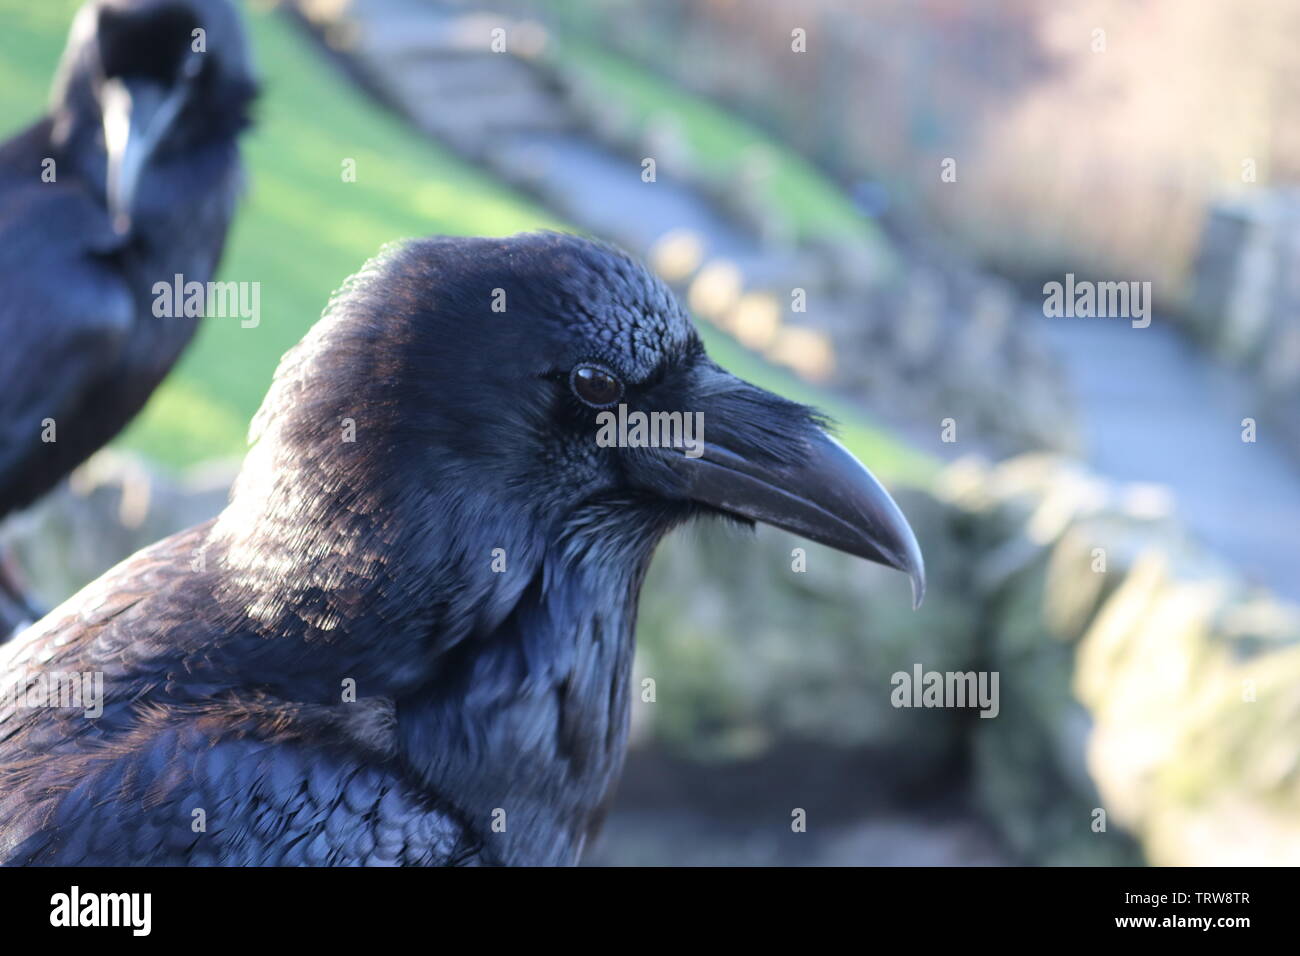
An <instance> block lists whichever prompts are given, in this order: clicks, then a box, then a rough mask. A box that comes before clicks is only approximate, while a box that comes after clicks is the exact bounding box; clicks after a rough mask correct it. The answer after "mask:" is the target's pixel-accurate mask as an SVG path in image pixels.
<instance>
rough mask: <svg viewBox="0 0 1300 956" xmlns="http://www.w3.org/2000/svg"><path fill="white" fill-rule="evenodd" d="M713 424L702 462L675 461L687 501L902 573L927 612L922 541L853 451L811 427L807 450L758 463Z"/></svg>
mask: <svg viewBox="0 0 1300 956" xmlns="http://www.w3.org/2000/svg"><path fill="white" fill-rule="evenodd" d="M735 381H736V384H737V385H741V386H743V387H744V388H745V389H752V388H753V387H752V386H749V385H747V384H743V383H741V382H740V380H738V379H737V380H735ZM754 392H758V390H757V389H754ZM760 394H763V393H760ZM711 424H713V423H712V422H710V421H709V414H708V412H707V411H706V412H705V416H704V441H703V443H702V449H701V450H700V451H699V453H698V457H694V458H692V457H688V456H687V455H684V454H681V453H680V452H679V453H677V454H674V455H673V456H672V457H671V458H670V459H669V463H670V467H671V468H672V470H673V471H674V472H676V473H677V475H678V477H679V479H681V480H682V481H683V482H684V485H685V488H684V490H685V494H686V495H687V496H688V497H690V498H691V499H692V500H694V501H699V502H701V503H703V504H707V505H711V506H712V507H714V508H718V509H721V510H722V511H727V512H730V513H732V514H735V515H740V516H742V517H745V518H750V519H752V520H754V521H761V522H763V523H765V524H770V525H775V526H776V527H778V528H784V529H785V530H786V531H792V532H794V533H795V534H798V535H802V536H803V537H805V538H808V539H810V540H812V541H816V542H818V543H819V544H825V545H828V546H830V547H832V548H835V549H836V550H839V551H844V552H847V553H848V554H852V555H856V556H857V557H860V558H866V559H867V560H868V561H875V562H876V563H878V564H883V565H885V566H887V567H891V568H895V569H897V570H899V571H902V572H903V573H905V574H907V575H908V577H909V578H911V582H912V607H913V608H918V607H920V606H921V601H922V599H923V598H924V597H925V562H924V560H923V559H922V557H921V548H920V545H918V544H917V542H916V535H915V534H913V533H912V529H911V527H910V526H909V525H908V523H907V519H906V518H904V517H903V513H902V512H901V511H900V510H899V508H898V505H896V504H895V503H894V499H893V498H891V497H890V496H889V492H887V491H886V490H885V489H884V487H883V486H881V484H880V482H879V481H877V480H876V478H875V476H874V475H872V474H871V472H869V471H868V470H867V469H866V467H865V466H864V465H863V464H862V463H861V462H860V461H858V460H857V459H856V458H854V457H853V455H852V454H850V452H849V451H848V449H846V448H845V447H844V446H843V445H841V444H840V443H839V442H838V441H836V440H835V438H833V437H832V436H830V435H829V434H827V433H826V432H825V431H823V430H822V429H821V428H817V427H816V426H809V428H808V429H807V431H806V432H805V434H804V435H803V437H802V441H801V445H802V447H800V448H798V449H797V450H794V449H792V454H790V455H784V454H783V455H782V456H781V458H782V459H783V462H777V463H772V462H771V461H759V460H757V458H756V456H753V455H746V454H741V453H739V452H737V451H733V450H732V449H730V448H728V447H727V432H728V431H729V430H730V429H728V428H727V426H726V424H725V423H723V422H718V424H717V425H716V426H715V427H714V429H712V431H713V432H714V434H715V435H717V437H716V438H713V439H710V437H709V432H710V430H711V429H710V428H709V426H710V425H711ZM764 457H767V456H764Z"/></svg>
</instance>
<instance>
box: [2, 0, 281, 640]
mask: <svg viewBox="0 0 1300 956" xmlns="http://www.w3.org/2000/svg"><path fill="white" fill-rule="evenodd" d="M255 88H256V84H255V81H254V80H253V78H252V75H251V73H250V67H249V62H248V52H247V48H246V44H245V40H244V36H243V32H242V28H241V26H240V22H239V18H238V16H237V14H236V12H235V10H234V8H233V7H232V6H231V5H230V4H229V3H228V2H227V0H95V2H92V3H89V4H87V5H86V6H85V7H83V8H82V10H81V11H80V13H79V14H78V15H77V18H76V20H75V22H74V23H73V27H72V31H71V35H70V36H69V39H68V45H67V49H66V50H65V51H64V54H63V60H62V63H61V65H60V67H59V72H58V76H57V77H56V79H55V83H54V90H53V95H52V97H51V104H50V109H49V112H48V114H47V115H46V116H45V117H44V118H42V119H41V120H39V121H38V122H37V123H35V124H34V125H33V126H31V127H30V128H28V129H26V130H24V131H23V132H21V133H19V134H18V135H17V136H15V137H14V138H13V139H10V140H9V141H7V142H6V143H4V144H3V145H0V341H3V342H4V343H5V344H4V348H3V349H0V520H3V519H4V518H5V517H6V516H7V515H9V514H11V513H13V512H15V511H17V510H19V509H21V508H24V507H26V506H27V505H29V504H31V503H32V502H33V501H35V500H36V499H37V498H38V497H40V496H41V495H43V494H44V493H45V492H47V491H49V490H50V488H52V487H53V486H54V485H55V484H56V483H58V481H59V480H60V479H62V478H63V477H64V476H65V475H67V474H68V472H70V471H71V470H72V469H73V468H75V467H76V466H77V465H79V464H80V463H81V462H82V461H84V460H85V459H86V458H87V457H89V455H90V454H91V453H92V452H94V451H95V450H96V449H98V448H100V447H102V446H103V445H104V444H105V443H107V442H108V441H109V440H110V439H112V438H113V436H114V435H116V434H117V433H118V432H119V431H120V430H121V429H122V428H123V427H124V426H125V425H126V424H127V422H129V421H130V420H131V418H132V417H133V416H134V415H135V414H136V413H137V412H138V411H139V410H140V409H141V407H143V405H144V403H145V402H146V401H147V400H148V398H149V395H150V394H151V393H152V392H153V390H154V388H155V387H156V386H157V385H158V383H159V382H160V381H162V379H163V377H164V376H165V375H166V374H167V372H168V371H169V370H170V369H171V367H172V365H173V364H174V363H175V362H176V359H177V358H178V357H179V356H180V354H181V351H182V350H183V349H184V348H185V346H186V345H187V344H188V342H189V341H190V339H191V337H193V335H194V331H195V328H196V326H197V322H198V318H196V317H194V316H185V315H180V316H173V315H170V314H168V315H167V317H159V316H158V315H157V313H156V312H155V310H154V308H153V304H154V301H155V300H156V299H157V293H156V291H155V288H154V287H155V284H156V283H159V282H163V283H166V284H167V287H168V288H170V287H171V285H172V284H173V283H175V282H176V281H177V280H176V277H177V276H183V277H184V278H183V280H182V281H183V282H185V283H189V282H191V281H193V282H200V283H206V282H207V281H208V280H209V279H210V278H211V276H212V274H213V272H214V271H215V269H216V266H217V260H218V259H219V258H220V256H221V250H222V246H223V244H224V242H225V238H226V229H227V227H228V226H229V224H230V219H231V215H232V213H233V211H234V207H235V201H236V198H237V194H238V192H239V188H240V183H241V173H240V166H239V154H238V149H237V145H236V139H237V136H238V134H239V132H240V130H242V129H243V128H244V127H245V126H246V125H247V124H248V107H249V103H250V101H251V99H252V97H253V95H254V92H255ZM19 591H20V589H19V588H17V587H16V585H15V583H14V582H13V581H12V580H10V579H9V578H8V576H7V575H5V574H4V573H3V571H2V570H0V604H9V605H14V606H9V607H5V606H0V638H3V635H4V633H6V626H8V627H12V626H13V625H14V624H15V623H16V622H15V621H14V620H12V619H11V620H9V621H7V622H6V620H5V617H6V616H9V617H10V618H12V617H13V616H14V615H15V612H19V613H21V611H22V610H23V607H22V605H23V604H24V601H23V598H22V595H21V593H19ZM6 599H7V600H6ZM6 611H7V612H8V615H6Z"/></svg>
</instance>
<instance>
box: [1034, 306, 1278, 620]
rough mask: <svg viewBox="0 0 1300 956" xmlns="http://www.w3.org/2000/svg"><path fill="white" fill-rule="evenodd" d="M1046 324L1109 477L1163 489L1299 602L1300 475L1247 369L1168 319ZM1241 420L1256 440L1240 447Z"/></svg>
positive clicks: (1206, 533)
mask: <svg viewBox="0 0 1300 956" xmlns="http://www.w3.org/2000/svg"><path fill="white" fill-rule="evenodd" d="M1027 321H1031V322H1037V323H1038V324H1039V326H1040V328H1041V329H1042V330H1043V334H1044V335H1045V336H1046V338H1047V341H1048V342H1049V344H1050V345H1051V346H1052V347H1053V348H1054V349H1055V351H1056V353H1057V356H1058V359H1059V361H1060V362H1061V364H1062V366H1063V367H1064V369H1065V372H1066V375H1067V376H1068V379H1069V382H1070V385H1071V386H1072V391H1073V393H1074V396H1075V399H1076V405H1077V408H1078V418H1079V421H1078V427H1079V428H1080V430H1081V432H1082V438H1083V441H1084V445H1085V448H1084V454H1085V456H1086V458H1087V459H1088V461H1090V462H1091V463H1092V464H1093V465H1094V466H1095V468H1096V469H1097V470H1098V471H1099V472H1101V473H1103V474H1104V475H1106V476H1107V477H1110V478H1115V479H1118V480H1120V481H1126V482H1156V483H1159V484H1161V485H1165V486H1167V487H1168V488H1169V489H1170V491H1172V493H1173V496H1174V500H1175V504H1176V508H1177V514H1178V516H1179V518H1180V520H1182V522H1183V523H1184V524H1185V525H1187V527H1189V528H1190V529H1191V530H1192V531H1193V532H1194V533H1195V534H1196V535H1197V536H1199V537H1200V538H1201V539H1202V540H1203V541H1204V542H1205V543H1206V544H1207V545H1209V546H1210V547H1211V548H1213V549H1214V550H1216V551H1217V552H1219V554H1221V555H1222V556H1223V557H1224V558H1226V559H1228V560H1229V561H1230V562H1231V563H1232V564H1233V565H1234V566H1235V567H1236V568H1238V569H1239V570H1240V571H1241V572H1242V573H1243V574H1244V575H1246V577H1247V579H1248V580H1250V581H1252V582H1255V583H1258V584H1261V585H1265V586H1267V587H1270V588H1272V589H1273V590H1274V591H1275V592H1276V593H1278V594H1279V595H1281V596H1283V597H1286V598H1289V599H1291V600H1300V471H1298V469H1297V468H1296V467H1295V466H1294V465H1293V462H1292V460H1291V459H1290V458H1289V456H1288V454H1287V451H1286V449H1285V448H1284V447H1283V439H1282V437H1281V436H1280V435H1279V434H1278V433H1277V432H1276V431H1271V430H1270V428H1269V424H1268V410H1267V409H1266V408H1265V407H1262V406H1261V401H1263V400H1262V399H1261V398H1260V395H1259V393H1258V392H1257V390H1256V389H1255V388H1254V387H1252V385H1251V383H1250V381H1249V379H1248V378H1247V377H1246V376H1245V375H1244V374H1242V373H1240V372H1236V371H1233V370H1230V369H1226V368H1224V367H1222V366H1220V365H1218V364H1216V363H1215V362H1214V360H1213V359H1212V358H1211V357H1209V356H1207V355H1206V354H1205V353H1203V352H1201V351H1200V350H1198V349H1197V348H1196V347H1195V346H1193V345H1192V344H1191V343H1190V342H1188V341H1187V340H1186V339H1185V338H1183V337H1182V336H1181V335H1180V334H1179V333H1178V332H1177V331H1175V330H1174V329H1172V328H1170V327H1169V325H1168V323H1167V322H1163V321H1161V319H1160V317H1159V316H1155V317H1154V318H1153V319H1152V322H1151V325H1150V327H1149V328H1145V329H1135V328H1132V327H1131V326H1130V325H1129V324H1128V323H1127V322H1124V321H1120V320H1115V319H1067V318H1055V319H1049V318H1044V317H1043V316H1042V314H1041V313H1040V312H1035V313H1032V314H1030V315H1028V316H1027ZM1243 418H1254V419H1255V420H1256V423H1257V426H1256V428H1257V435H1256V438H1257V440H1256V442H1255V443H1254V444H1249V443H1246V442H1243V441H1242V440H1241V433H1242V426H1241V420H1242V419H1243Z"/></svg>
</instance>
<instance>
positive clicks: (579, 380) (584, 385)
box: [569, 365, 623, 408]
mask: <svg viewBox="0 0 1300 956" xmlns="http://www.w3.org/2000/svg"><path fill="white" fill-rule="evenodd" d="M569 384H570V385H572V386H573V394H575V395H577V396H578V398H580V399H582V400H583V401H584V402H586V403H587V404H588V405H595V406H596V407H598V408H599V407H603V406H605V405H613V404H614V403H615V402H617V401H618V400H619V399H620V398H622V397H623V383H622V382H620V381H619V380H618V379H617V378H615V377H614V376H613V375H611V374H610V373H609V372H607V371H605V370H604V369H603V368H601V367H600V366H598V365H579V366H578V367H577V368H575V369H574V370H573V374H572V375H571V376H570V377H569Z"/></svg>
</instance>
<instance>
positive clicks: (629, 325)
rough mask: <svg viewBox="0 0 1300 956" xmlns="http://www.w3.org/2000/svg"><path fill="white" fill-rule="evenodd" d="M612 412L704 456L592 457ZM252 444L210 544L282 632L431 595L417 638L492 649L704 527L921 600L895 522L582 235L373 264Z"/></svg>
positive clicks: (822, 443)
mask: <svg viewBox="0 0 1300 956" xmlns="http://www.w3.org/2000/svg"><path fill="white" fill-rule="evenodd" d="M620 404H621V405H623V406H625V408H624V413H625V414H630V413H632V412H639V411H644V412H652V411H664V412H682V413H690V414H694V413H696V412H698V413H701V414H702V417H703V427H704V431H703V435H702V438H703V446H702V450H703V453H702V454H700V455H698V456H696V457H690V456H688V455H687V454H686V452H685V450H684V449H683V448H680V447H678V448H673V447H657V448H656V447H617V446H615V447H603V446H602V444H601V443H600V442H598V440H597V436H598V431H599V427H600V426H599V420H598V416H599V415H600V414H601V412H602V411H607V410H608V409H610V408H617V406H618V405H620ZM253 428H254V434H255V436H256V437H257V442H256V445H255V446H254V448H253V449H252V451H251V452H250V454H249V456H248V459H247V460H246V462H245V464H244V467H243V469H242V470H241V473H240V476H239V479H238V481H237V482H236V485H235V489H234V492H233V494H232V500H231V505H230V506H229V507H228V508H227V509H226V511H225V512H224V513H223V515H222V517H221V519H220V520H219V522H218V525H217V528H216V531H215V533H214V540H216V541H220V542H222V544H223V547H224V549H225V553H224V556H223V558H222V563H223V566H224V567H225V569H226V582H227V586H228V587H230V588H234V589H235V591H236V592H237V593H235V594H234V596H235V598H236V599H237V602H238V604H240V605H241V606H242V607H245V608H249V609H252V616H253V617H255V618H260V619H261V620H262V622H263V623H264V624H265V625H266V626H267V627H268V628H274V629H276V631H277V633H283V632H284V631H285V630H286V628H288V629H292V628H295V627H299V626H301V624H302V622H304V621H305V622H306V626H307V627H308V628H314V629H316V630H317V631H319V633H320V635H321V637H322V639H323V640H328V632H329V631H330V630H331V629H332V628H335V627H337V626H338V623H339V622H340V621H341V620H348V621H351V622H354V623H355V622H356V620H357V614H356V609H357V608H358V607H361V606H366V607H368V608H370V609H371V610H372V611H373V613H375V614H376V615H377V617H378V618H379V619H382V620H383V621H384V622H386V623H385V625H384V628H383V638H382V639H383V640H396V639H397V637H396V634H395V633H394V631H395V627H394V623H393V622H395V621H398V620H403V619H409V618H410V617H411V616H412V608H419V607H427V606H428V603H429V601H430V600H431V599H432V600H436V601H438V602H440V603H439V606H438V608H436V609H430V610H428V611H427V613H426V614H422V615H416V616H417V617H420V618H421V619H422V622H423V623H422V624H418V625H417V629H419V628H421V627H422V628H423V629H424V630H427V629H428V625H429V622H430V621H435V622H436V626H437V628H438V629H439V630H440V631H441V632H442V633H444V634H446V633H448V632H454V633H456V634H464V633H468V632H469V631H471V630H473V631H476V632H479V633H484V632H486V633H491V632H492V631H493V630H494V629H495V627H496V626H497V625H498V624H499V623H500V622H501V621H502V620H503V619H504V618H505V617H506V616H507V615H509V614H511V613H513V612H515V611H516V609H517V606H518V604H519V601H520V597H521V595H522V594H523V592H524V591H525V590H526V589H528V588H530V587H540V588H543V589H544V588H546V587H547V586H549V585H550V584H553V583H554V582H555V581H556V580H558V579H561V578H564V577H565V575H566V574H569V573H570V572H575V571H576V572H577V573H578V574H579V575H581V574H584V573H585V574H588V576H589V577H591V578H599V579H600V581H601V582H603V583H602V585H601V586H602V587H606V585H608V587H609V588H612V590H607V591H606V592H605V596H606V597H607V598H608V599H609V600H611V601H613V600H619V601H622V600H623V599H624V598H625V597H626V598H627V599H628V600H630V601H631V602H633V607H634V602H635V599H636V592H637V589H638V587H639V582H640V578H641V574H643V572H644V570H645V566H646V564H647V563H648V560H649V557H650V555H651V553H652V551H653V548H654V545H655V544H656V543H657V542H658V540H659V539H660V537H661V536H662V535H663V534H664V533H665V532H666V531H667V530H668V529H669V528H671V527H672V526H673V525H674V524H676V523H678V522H680V521H681V520H683V519H685V518H687V517H690V516H692V515H694V514H698V513H702V512H714V513H721V514H726V515H730V516H734V517H737V518H739V519H741V520H743V521H751V520H759V521H765V522H769V523H772V524H775V525H779V526H782V527H786V528H789V529H792V530H794V531H797V532H799V533H801V534H804V535H806V536H808V537H810V538H813V539H815V540H818V541H823V542H825V543H828V544H830V545H832V546H834V547H837V548H840V549H842V550H845V551H849V552H852V553H854V554H858V555H861V556H863V557H866V558H869V559H871V560H875V561H879V562H882V563H884V564H887V565H890V566H892V567H896V568H899V569H902V570H903V571H905V572H906V573H908V574H909V575H911V577H912V579H913V585H914V593H915V596H916V598H917V599H918V600H919V598H920V595H921V591H922V589H923V587H924V570H923V567H922V563H921V555H920V551H919V549H918V547H917V544H916V540H915V538H914V537H913V535H912V532H911V530H910V529H909V528H908V526H907V522H906V521H905V520H904V518H903V517H902V515H901V514H900V513H899V511H898V509H897V507H896V506H895V505H894V503H893V501H892V500H891V499H890V498H889V495H888V494H887V493H886V492H885V491H884V490H883V489H882V488H881V487H880V485H879V484H877V483H876V481H875V480H874V479H873V478H872V477H871V476H870V474H868V473H867V471H866V469H865V468H863V467H862V466H861V465H860V464H858V462H857V461H856V460H854V459H853V458H852V456H850V455H849V454H848V452H846V451H845V450H844V449H843V448H842V447H841V446H840V445H839V444H838V443H837V442H835V441H834V440H833V439H831V438H829V437H828V435H827V433H826V432H825V431H824V430H823V428H822V427H821V424H820V423H819V421H818V418H817V416H816V415H815V414H814V413H812V412H811V411H810V410H809V409H807V408H806V407H804V406H801V405H798V404H795V403H793V402H789V401H787V400H785V399H782V398H780V397H778V396H776V395H773V394H771V393H769V392H766V391H763V390H761V389H759V388H756V387H754V386H752V385H749V384H747V383H745V382H742V381H741V380H739V379H737V378H735V377H733V376H731V375H729V374H728V373H727V372H725V371H723V370H722V369H721V368H719V367H718V366H717V365H715V364H714V363H713V362H712V361H710V360H709V358H708V356H707V355H706V354H705V352H704V349H703V347H702V346H701V343H700V340H699V338H698V337H697V335H696V333H695V330H694V329H693V327H692V325H691V322H690V320H689V318H688V317H687V316H686V314H685V313H684V312H683V310H682V308H681V307H680V306H679V305H678V304H677V302H676V301H675V299H674V298H673V296H672V294H671V293H670V292H669V291H668V289H667V288H666V287H665V286H664V285H663V284H662V283H661V282H660V281H659V280H657V279H656V278H654V277H653V276H652V275H650V273H649V272H647V271H646V270H645V269H644V268H643V267H642V266H640V265H639V264H637V263H636V262H634V261H633V260H632V259H630V258H628V257H627V256H626V255H624V254H622V253H620V252H618V251H616V250H614V249H612V248H610V247H608V246H604V245H601V244H598V243H595V242H592V241H588V240H586V239H582V238H578V237H574V236H566V235H558V234H552V233H542V234H528V235H521V236H516V237H513V238H508V239H461V238H435V239H425V240H420V241H414V242H408V243H405V244H400V245H396V246H393V247H391V248H389V249H388V250H386V251H385V252H384V253H382V254H381V255H379V256H378V257H376V258H375V259H374V260H372V261H371V262H370V263H369V264H367V266H366V267H365V268H364V269H363V270H362V271H361V272H360V273H359V274H358V275H356V276H354V277H353V278H352V279H350V280H349V281H348V283H347V284H346V285H345V286H344V288H343V289H342V290H341V291H340V292H339V293H337V294H336V296H335V297H334V299H333V300H332V302H331V304H330V306H329V308H328V309H327V310H326V313H325V315H324V317H323V318H322V319H321V320H320V321H319V322H318V323H317V324H316V325H315V326H314V327H313V328H312V330H311V331H310V332H309V333H308V334H307V336H306V337H305V338H304V339H303V341H302V342H301V343H300V344H299V345H297V346H296V347H295V348H294V349H292V350H291V351H290V352H289V353H288V354H287V355H286V356H285V358H284V360H283V361H282V363H281V366H280V369H279V370H278V371H277V373H276V378H275V382H274V384H273V385H272V387H271V390H270V392H269V393H268V395H267V398H266V401H265V403H264V404H263V406H262V409H261V411H260V412H259V413H258V415H257V417H256V419H255V420H254V426H253ZM494 559H496V561H497V564H498V565H505V568H506V569H507V570H509V572H510V573H506V574H502V573H498V572H500V571H501V570H502V567H500V566H497V567H494ZM609 582H612V583H609ZM430 595H433V598H430Z"/></svg>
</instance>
